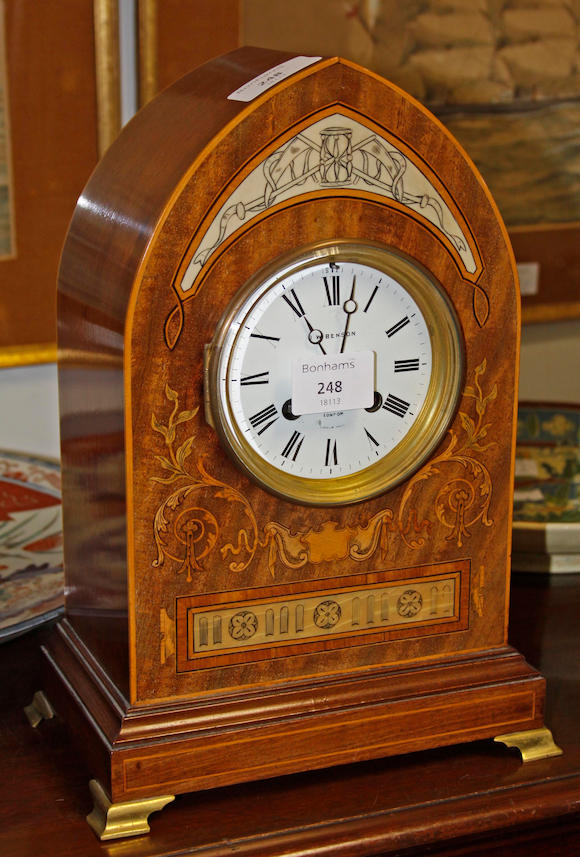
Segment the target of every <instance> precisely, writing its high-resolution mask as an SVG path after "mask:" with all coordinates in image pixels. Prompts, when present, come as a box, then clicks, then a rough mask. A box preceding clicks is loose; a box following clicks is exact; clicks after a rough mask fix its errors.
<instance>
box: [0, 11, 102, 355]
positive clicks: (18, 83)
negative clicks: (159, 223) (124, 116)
mask: <svg viewBox="0 0 580 857" xmlns="http://www.w3.org/2000/svg"><path fill="white" fill-rule="evenodd" d="M117 39H118V36H117V8H116V0H94V2H93V0H42V2H41V3H39V2H38V0H0V282H1V283H2V286H1V289H0V366H4V367H6V366H17V365H23V364H27V363H38V362H50V361H53V360H54V359H55V358H56V278H57V270H58V260H59V255H60V249H61V246H62V242H63V240H64V236H65V233H66V229H67V225H68V221H69V219H70V216H71V214H72V212H73V209H74V206H75V203H76V200H77V198H78V196H79V194H80V192H81V191H82V188H83V187H84V185H85V183H86V181H87V179H88V177H89V174H90V172H91V170H92V169H93V167H94V166H95V164H96V162H97V160H98V157H99V154H100V152H102V151H103V150H104V149H105V148H106V146H107V145H108V143H109V142H110V141H111V140H112V139H113V137H114V136H115V135H116V133H117V131H118V128H119V96H118V65H119V64H118V59H117V57H118V41H117Z"/></svg>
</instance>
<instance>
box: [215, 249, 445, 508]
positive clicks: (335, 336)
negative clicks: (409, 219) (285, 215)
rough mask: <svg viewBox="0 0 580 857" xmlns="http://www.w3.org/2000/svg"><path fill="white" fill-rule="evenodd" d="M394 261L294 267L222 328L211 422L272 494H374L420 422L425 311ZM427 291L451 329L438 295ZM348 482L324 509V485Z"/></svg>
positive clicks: (424, 394)
mask: <svg viewBox="0 0 580 857" xmlns="http://www.w3.org/2000/svg"><path fill="white" fill-rule="evenodd" d="M367 256H368V258H367ZM393 258H394V257H393V256H392V254H386V255H384V253H381V252H379V251H377V250H376V249H374V248H373V252H370V253H365V252H364V250H361V248H360V247H359V246H358V245H356V246H355V247H351V248H350V250H349V245H346V246H344V247H341V249H340V252H336V251H335V252H332V251H331V250H330V249H329V251H328V252H326V253H322V254H321V253H320V252H318V253H316V254H313V255H312V256H309V257H307V258H305V259H299V260H296V261H295V262H294V263H292V264H290V265H286V266H282V267H281V268H278V269H276V270H274V271H272V273H270V274H269V275H266V276H264V278H263V279H262V280H261V281H260V282H259V283H258V284H252V286H251V287H250V288H249V289H248V290H247V293H245V294H244V295H243V297H242V299H241V300H240V301H238V303H237V305H236V306H235V307H234V308H233V310H232V312H231V314H230V316H229V318H228V319H227V324H225V325H224V328H223V333H222V339H221V342H220V347H219V359H218V361H217V364H216V370H215V388H216V393H217V401H218V403H219V407H218V409H217V411H218V413H217V420H216V422H217V423H218V425H221V426H222V427H223V430H224V435H225V439H226V445H228V446H229V447H230V448H231V449H232V451H233V452H234V454H235V455H236V456H237V457H238V458H240V460H241V463H242V465H243V466H244V467H245V468H246V469H248V470H250V472H251V473H252V475H255V476H256V477H257V478H258V479H259V481H264V478H263V477H264V473H266V474H269V476H270V477H271V480H272V481H271V484H270V485H269V486H268V487H271V488H272V490H275V491H278V492H280V493H284V494H286V495H289V496H295V497H297V498H299V499H306V501H307V502H321V503H327V502H347V501H348V500H354V499H362V498H363V496H368V495H369V494H370V493H377V491H378V490H380V488H381V487H382V486H384V484H385V479H384V469H385V468H384V462H385V461H388V460H389V458H393V454H394V453H396V451H397V450H398V449H399V448H400V446H401V444H402V443H403V441H404V440H405V439H406V438H408V437H409V436H411V437H413V436H414V434H416V430H417V425H418V424H419V423H421V422H424V421H425V408H426V406H427V405H430V404H431V402H430V399H432V398H433V386H434V380H435V379H434V366H435V367H437V366H438V367H439V369H437V373H436V374H440V371H441V370H440V364H441V361H440V360H438V361H437V360H435V361H434V344H435V345H436V344H437V343H436V342H435V343H434V330H433V313H432V309H431V306H432V304H431V303H429V301H427V302H426V301H425V295H424V291H425V289H424V288H422V289H419V290H417V288H416V287H415V286H414V285H410V284H409V283H408V282H406V280H407V279H408V278H407V277H406V276H400V273H399V271H398V270H397V268H398V265H397V264H390V265H389V264H386V262H391V263H392V262H393ZM397 263H401V260H400V259H399V258H397ZM402 264H403V269H404V273H405V274H406V273H407V266H408V263H406V262H403V263H402ZM390 269H393V270H390ZM413 270H416V269H413ZM421 277H422V278H424V275H423V274H421ZM412 282H413V283H414V279H413V278H412ZM421 282H422V283H423V280H421ZM425 282H427V281H426V280H425ZM423 285H425V283H423ZM428 287H429V288H427V292H428V293H429V289H431V290H432V292H433V298H434V301H435V303H436V304H437V306H438V308H440V307H439V305H440V306H441V307H443V306H445V309H446V310H447V312H448V318H447V317H446V319H445V321H446V322H447V323H448V325H447V326H448V327H450V326H452V318H451V311H450V310H449V309H448V308H447V306H446V304H445V301H444V299H443V297H442V295H441V293H440V291H439V290H438V289H437V287H436V286H435V285H434V284H433V285H431V283H428ZM437 339H438V337H437V336H435V340H437ZM456 362H459V361H456ZM427 445H430V444H427ZM240 450H241V455H240ZM396 457H397V456H396V455H395V458H396ZM379 463H382V464H383V466H382V467H379V471H377V469H376V468H377V465H378V464H379ZM378 472H380V473H382V474H383V475H382V476H381V478H380V479H379V482H378V483H377V482H376V476H377V473H378ZM353 480H354V482H355V483H356V484H357V485H358V489H357V491H358V493H356V492H355V494H354V495H353V492H352V490H351V491H350V492H348V491H347V496H346V498H345V497H342V495H341V499H333V496H334V493H335V492H334V490H333V489H332V488H331V490H330V491H329V490H328V489H329V486H334V485H335V484H336V485H338V486H340V485H344V483H345V481H346V482H348V483H349V484H351V489H354V483H353ZM369 480H370V481H369ZM266 481H268V480H266ZM288 486H290V489H289V487H288ZM292 486H294V489H295V490H292ZM370 486H372V488H371V487H370ZM317 491H320V498H319V500H317ZM340 493H341V492H339V494H340ZM305 494H308V497H305ZM358 494H361V496H360V497H359V496H358Z"/></svg>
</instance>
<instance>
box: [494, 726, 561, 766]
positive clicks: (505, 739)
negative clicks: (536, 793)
mask: <svg viewBox="0 0 580 857" xmlns="http://www.w3.org/2000/svg"><path fill="white" fill-rule="evenodd" d="M493 740H494V741H497V743H498V744H505V745H506V747H517V749H518V750H519V751H520V753H521V754H522V762H536V761H537V760H538V759H549V758H550V757H551V756H561V755H562V753H563V752H564V751H563V750H562V749H561V748H560V747H558V745H557V744H556V743H555V742H554V739H553V737H552V733H551V732H550V730H549V729H547V728H546V727H545V726H544V727H543V728H542V729H528V731H527V732H510V733H509V734H507V735H497V737H495V738H494V739H493Z"/></svg>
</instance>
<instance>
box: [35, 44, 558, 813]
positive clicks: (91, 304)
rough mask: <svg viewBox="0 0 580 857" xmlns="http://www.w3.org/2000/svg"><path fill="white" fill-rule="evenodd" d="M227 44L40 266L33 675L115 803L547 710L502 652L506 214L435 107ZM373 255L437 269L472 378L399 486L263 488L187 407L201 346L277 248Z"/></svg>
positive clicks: (500, 725)
mask: <svg viewBox="0 0 580 857" xmlns="http://www.w3.org/2000/svg"><path fill="white" fill-rule="evenodd" d="M289 59H292V57H291V55H288V54H279V53H277V52H272V51H266V50H262V49H250V48H243V49H240V50H238V51H235V52H234V53H232V54H228V55H226V56H225V57H222V58H219V59H217V60H214V61H212V62H210V63H208V64H206V65H205V66H202V67H201V68H199V69H197V70H196V71H194V72H192V73H191V74H190V75H188V76H187V77H185V78H183V79H182V80H181V81H179V82H178V83H177V84H175V85H174V86H172V87H170V88H169V89H168V90H166V91H165V92H164V93H163V94H161V95H160V96H159V97H158V98H156V99H155V100H154V101H153V102H152V103H151V104H150V105H148V106H147V107H146V108H145V109H143V110H142V111H141V112H140V113H139V114H138V115H137V116H136V117H135V118H134V119H133V120H132V122H131V123H130V124H129V125H128V127H127V128H126V129H125V130H124V131H123V133H122V134H121V135H120V137H119V139H118V140H117V141H116V143H115V144H114V145H113V146H111V148H110V150H109V151H108V152H107V154H106V155H105V157H104V158H103V160H102V162H101V163H100V165H99V167H98V168H97V170H96V171H95V173H94V174H93V176H92V178H91V180H90V181H89V184H88V185H87V188H86V189H85V191H84V193H83V195H82V197H81V199H80V201H79V204H78V206H77V209H76V212H75V215H74V217H73V220H72V224H71V227H70V231H69V234H68V237H67V240H66V244H65V247H64V251H63V256H62V263H61V272H60V281H59V348H60V366H59V380H60V397H61V401H60V405H61V434H62V460H63V514H64V530H65V565H66V575H67V577H66V581H67V582H66V592H67V595H66V618H65V619H64V620H63V622H62V623H61V624H60V626H59V628H58V630H57V632H56V634H55V635H54V636H53V638H52V641H51V642H50V643H49V645H48V646H47V647H46V649H45V655H46V662H47V678H46V685H47V690H48V695H49V697H50V698H51V700H53V704H54V705H55V707H56V709H57V710H58V711H59V712H61V713H62V714H63V715H64V716H65V719H66V720H67V721H68V722H70V724H71V727H72V728H73V731H74V732H75V733H76V734H77V736H78V737H79V739H80V740H81V742H82V744H83V745H84V746H85V748H86V752H87V754H88V756H89V762H90V764H91V766H92V770H94V772H95V775H96V776H97V777H98V778H99V779H100V781H101V782H102V784H103V786H104V787H105V789H106V790H107V791H108V793H109V794H110V795H111V797H112V799H113V800H114V801H119V800H130V799H133V798H138V797H143V796H147V795H157V794H168V793H172V794H175V793H177V792H182V791H189V790H195V789H198V788H204V787H209V786H214V785H220V784H224V783H231V782H235V781H240V780H248V779H254V778H260V777H264V776H273V775H276V774H280V773H284V772H289V771H297V770H306V769H309V768H316V767H324V766H327V765H332V764H338V763H342V762H347V761H352V760H355V759H362V758H372V757H376V756H381V755H388V754H392V753H400V752H406V751H408V750H413V749H421V748H424V747H428V746H436V745H442V744H447V743H454V742H457V741H467V740H473V739H476V738H481V737H490V736H494V735H497V734H498V733H503V732H512V731H515V730H521V729H532V728H535V727H538V726H541V725H542V717H543V715H542V710H543V699H544V681H543V679H542V678H541V676H540V675H539V674H538V673H536V672H535V671H534V670H532V669H531V668H530V667H529V666H528V665H527V664H526V663H525V662H524V660H523V658H522V657H521V656H520V655H519V654H518V653H516V652H515V651H514V650H513V649H511V648H509V647H508V646H507V645H506V622H507V609H508V596H509V544H510V525H511V507H512V472H513V455H514V411H515V403H516V396H515V390H516V378H517V376H516V372H517V363H518V337H519V306H518V295H517V289H516V282H515V274H514V271H515V266H514V261H513V257H512V253H511V250H510V247H509V242H508V239H507V237H506V232H505V229H504V227H503V224H502V222H501V219H500V217H499V215H498V213H497V210H496V208H495V205H494V203H493V201H492V200H491V198H490V196H489V193H488V191H487V189H486V187H485V185H484V183H483V182H482V180H481V178H480V177H479V175H478V174H477V172H476V170H475V168H474V167H473V165H472V164H471V163H470V161H469V159H468V157H467V156H466V155H465V154H464V152H463V151H462V150H461V149H460V148H459V147H458V145H457V143H456V142H455V141H454V140H453V138H452V137H451V136H450V135H449V134H448V133H447V132H446V131H445V130H444V129H443V127H442V126H441V125H440V124H439V123H438V122H437V121H436V120H435V119H434V118H433V117H432V116H431V115H430V114H429V113H428V112H427V111H426V110H425V109H424V108H423V107H422V106H420V105H419V104H418V103H417V102H415V101H414V100H413V99H411V98H410V97H408V96H406V95H405V94H404V93H403V92H401V91H400V90H399V89H397V88H396V87H394V86H392V85H390V84H389V83H387V82H386V81H384V80H383V79H381V78H379V77H378V76H376V75H374V74H371V73H369V72H366V71H364V70H362V69H360V68H358V67H357V66H355V65H353V64H351V63H349V62H345V61H343V60H340V59H336V58H332V59H323V60H320V61H316V62H312V63H311V64H310V65H308V66H306V67H305V68H303V69H302V70H301V71H298V72H297V73H295V74H293V75H291V76H290V77H288V78H286V79H282V80H281V81H280V82H279V83H277V84H276V85H275V86H273V87H271V88H269V89H267V90H264V91H263V92H262V94H260V95H258V96H257V97H255V98H254V99H253V100H251V101H249V102H240V101H235V100H231V99H228V95H230V94H231V93H233V92H234V91H235V90H237V89H238V87H240V86H242V85H243V84H246V83H247V82H248V81H251V80H252V79H254V78H255V77H256V76H258V75H260V74H262V73H263V72H265V71H268V70H269V69H271V68H272V67H274V66H277V65H278V64H280V63H282V62H284V61H286V60H289ZM337 240H348V241H349V242H360V243H363V244H368V245H380V246H383V247H387V248H389V249H390V250H392V251H393V252H395V253H396V254H399V255H400V257H401V258H404V259H406V260H412V264H415V265H417V267H418V268H419V269H421V270H423V271H425V272H427V274H428V276H429V277H430V278H432V279H433V280H434V281H436V283H438V284H439V288H440V289H441V290H442V292H443V293H444V295H445V296H446V298H447V300H448V301H449V303H450V305H451V307H452V308H453V313H454V316H455V317H456V319H457V323H458V326H459V330H460V342H461V349H462V352H463V354H462V360H463V367H462V378H463V380H462V383H461V389H460V395H459V402H458V404H457V407H456V408H455V410H454V412H453V415H452V419H451V422H450V424H449V426H448V429H447V432H446V433H445V435H444V437H443V439H442V440H441V441H440V442H439V443H438V445H437V446H436V448H435V449H434V450H433V451H432V452H431V453H430V455H429V457H428V458H427V460H426V461H424V462H423V463H422V464H421V465H420V467H419V469H416V470H415V471H414V472H413V473H412V474H411V475H409V476H408V477H407V478H405V480H404V481H403V482H402V483H400V484H398V485H397V486H396V487H394V488H392V489H390V490H388V491H387V492H386V493H383V494H381V495H380V496H377V497H372V498H370V499H366V500H364V501H363V502H359V503H350V504H347V505H343V506H333V507H318V506H310V505H301V504H299V503H296V502H291V501H289V500H285V499H283V498H282V497H280V496H276V494H274V493H272V492H270V491H267V490H265V489H264V488H263V487H261V486H260V485H259V484H258V483H257V482H255V481H254V480H252V479H251V478H249V477H248V476H247V474H246V473H244V472H242V471H241V470H240V469H239V468H238V467H236V465H235V464H234V462H233V461H232V460H231V459H230V457H228V456H227V455H226V454H225V453H224V451H223V448H222V446H221V445H220V441H219V438H218V435H217V433H216V431H215V430H214V429H213V428H212V426H211V425H209V424H208V422H207V420H206V408H205V407H204V366H205V362H204V347H205V346H206V345H207V344H208V343H210V342H211V341H212V338H213V336H214V332H215V330H216V326H217V325H218V324H219V322H220V319H221V317H222V315H223V313H224V311H225V309H226V307H227V306H228V305H229V304H230V302H231V301H232V299H233V298H234V296H235V295H236V294H237V292H238V290H239V289H240V288H242V287H243V286H244V284H245V283H247V282H248V281H249V280H250V279H251V278H252V277H253V276H254V275H255V273H256V272H257V271H259V270H260V269H261V268H263V267H265V266H268V265H271V264H272V263H273V262H275V260H276V259H278V258H281V257H284V256H285V255H287V254H291V253H293V252H297V251H299V250H300V249H301V248H304V247H309V246H311V245H313V244H317V243H320V242H322V243H324V242H326V243H332V242H334V241H337Z"/></svg>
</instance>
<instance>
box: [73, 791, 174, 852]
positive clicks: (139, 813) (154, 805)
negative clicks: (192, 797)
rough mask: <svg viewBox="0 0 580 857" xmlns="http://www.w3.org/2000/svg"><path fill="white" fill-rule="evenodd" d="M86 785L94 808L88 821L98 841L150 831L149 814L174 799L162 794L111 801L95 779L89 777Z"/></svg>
mask: <svg viewBox="0 0 580 857" xmlns="http://www.w3.org/2000/svg"><path fill="white" fill-rule="evenodd" d="M89 788H90V790H91V794H92V796H93V810H92V812H90V813H89V815H87V821H88V823H89V825H90V827H91V828H92V829H93V830H94V832H95V833H96V834H97V836H98V837H99V839H101V840H103V839H120V838H121V837H122V836H139V835H140V834H142V833H149V830H150V829H151V828H150V827H149V824H148V821H147V819H148V817H149V815H150V813H152V812H156V811H157V810H159V809H163V807H164V806H167V804H168V803H171V801H172V800H175V795H162V796H160V797H147V798H142V799H141V800H128V801H123V802H121V803H112V802H111V801H110V800H109V796H108V795H107V793H106V792H105V790H104V788H103V787H102V785H101V784H100V783H99V781H98V780H91V781H90V782H89Z"/></svg>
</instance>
